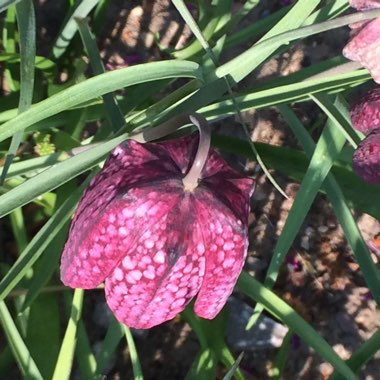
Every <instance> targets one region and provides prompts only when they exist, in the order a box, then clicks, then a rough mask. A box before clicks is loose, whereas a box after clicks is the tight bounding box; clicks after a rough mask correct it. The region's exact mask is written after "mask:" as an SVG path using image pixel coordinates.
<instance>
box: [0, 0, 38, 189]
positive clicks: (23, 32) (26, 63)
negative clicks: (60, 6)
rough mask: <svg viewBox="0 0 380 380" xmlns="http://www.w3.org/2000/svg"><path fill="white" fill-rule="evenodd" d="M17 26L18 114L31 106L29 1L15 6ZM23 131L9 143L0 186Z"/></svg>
mask: <svg viewBox="0 0 380 380" xmlns="http://www.w3.org/2000/svg"><path fill="white" fill-rule="evenodd" d="M16 16H17V24H18V30H19V35H20V79H21V83H20V99H19V105H18V112H19V113H22V112H25V111H26V110H27V109H28V108H29V107H30V105H31V104H32V99H33V88H34V60H35V57H36V19H35V14H34V6H33V2H32V1H31V0H22V1H20V2H19V3H17V4H16ZM22 137H23V131H22V130H20V131H18V132H16V133H15V134H14V135H13V137H12V141H11V145H10V147H9V150H8V153H7V156H6V160H5V163H4V167H3V170H2V172H1V177H0V185H1V184H3V183H4V180H5V177H6V175H7V171H8V169H9V167H10V165H11V163H12V161H13V158H14V156H15V155H16V152H17V149H18V147H19V145H20V143H21V141H22Z"/></svg>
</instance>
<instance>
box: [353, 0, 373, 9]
mask: <svg viewBox="0 0 380 380" xmlns="http://www.w3.org/2000/svg"><path fill="white" fill-rule="evenodd" d="M349 2H350V7H353V8H356V9H358V10H360V11H362V10H366V9H374V8H379V7H380V0H350V1H349Z"/></svg>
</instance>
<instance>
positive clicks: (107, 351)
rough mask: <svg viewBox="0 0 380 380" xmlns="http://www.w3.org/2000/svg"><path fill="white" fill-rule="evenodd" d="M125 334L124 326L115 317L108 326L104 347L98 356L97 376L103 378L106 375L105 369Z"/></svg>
mask: <svg viewBox="0 0 380 380" xmlns="http://www.w3.org/2000/svg"><path fill="white" fill-rule="evenodd" d="M123 336H124V328H123V326H122V325H121V324H120V323H119V322H118V321H117V320H116V319H115V318H113V320H112V322H111V323H110V325H109V327H108V330H107V334H106V337H105V338H104V341H103V344H102V348H101V350H100V352H99V354H98V355H97V358H96V359H97V360H96V361H97V366H96V373H97V375H96V376H97V377H100V378H102V377H103V376H104V375H106V373H104V370H105V368H106V366H107V364H108V362H109V360H110V359H111V357H112V355H113V353H114V352H115V350H116V348H117V345H118V344H119V342H120V341H121V339H122V337H123Z"/></svg>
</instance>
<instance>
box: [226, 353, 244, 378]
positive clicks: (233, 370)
mask: <svg viewBox="0 0 380 380" xmlns="http://www.w3.org/2000/svg"><path fill="white" fill-rule="evenodd" d="M243 356H244V352H242V353H241V354H240V355H239V356H238V358H237V359H236V360H235V362H234V364H233V366H232V367H231V368H230V369H229V370H228V372H227V373H226V374H225V375H224V376H223V380H231V379H232V377H233V376H235V377H237V376H236V371H237V369H238V368H239V364H240V362H241V360H242V359H243ZM243 379H244V378H243Z"/></svg>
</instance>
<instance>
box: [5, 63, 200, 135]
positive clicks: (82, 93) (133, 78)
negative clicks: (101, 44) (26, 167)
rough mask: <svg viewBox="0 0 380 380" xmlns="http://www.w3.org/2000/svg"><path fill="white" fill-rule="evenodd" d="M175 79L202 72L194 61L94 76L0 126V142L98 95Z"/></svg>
mask: <svg viewBox="0 0 380 380" xmlns="http://www.w3.org/2000/svg"><path fill="white" fill-rule="evenodd" d="M178 77H190V78H197V79H200V80H201V79H202V71H201V69H200V67H199V65H198V64H196V63H194V62H188V61H163V62H151V63H144V64H141V65H135V66H131V67H127V68H123V69H120V70H114V71H111V72H107V73H104V74H101V75H97V76H95V77H93V78H89V79H87V80H85V81H83V82H81V83H78V84H76V85H73V86H71V87H70V88H67V89H66V90H62V91H61V92H59V93H57V94H55V95H53V96H51V97H49V98H48V99H45V100H43V101H41V102H39V103H37V104H34V105H33V106H32V107H31V108H30V109H28V110H27V111H26V112H23V113H21V114H19V115H18V116H17V117H15V118H14V119H12V120H10V121H8V122H6V123H4V124H2V125H1V126H0V141H3V140H4V139H6V138H7V137H10V136H12V135H13V134H14V133H16V132H18V131H20V130H23V129H26V128H27V127H29V126H31V125H32V124H34V123H37V122H38V121H41V120H44V119H46V118H47V117H49V116H52V115H55V114H57V113H59V112H61V111H64V110H66V109H68V108H71V107H74V106H76V105H78V104H81V103H83V102H85V101H87V100H90V99H93V98H96V97H97V96H101V95H103V94H107V93H109V92H112V91H115V90H118V89H120V88H123V87H127V86H132V85H134V84H138V83H144V82H150V81H154V80H158V79H167V78H178Z"/></svg>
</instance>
